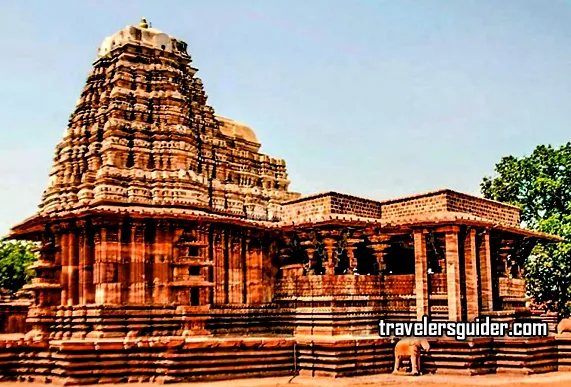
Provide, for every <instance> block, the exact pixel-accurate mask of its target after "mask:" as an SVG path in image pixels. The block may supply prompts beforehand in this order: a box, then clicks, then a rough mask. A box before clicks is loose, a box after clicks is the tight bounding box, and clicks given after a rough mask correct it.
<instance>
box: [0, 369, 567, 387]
mask: <svg viewBox="0 0 571 387" xmlns="http://www.w3.org/2000/svg"><path fill="white" fill-rule="evenodd" d="M37 386H45V385H42V384H34V383H17V382H2V383H0V387H37ZM130 386H133V384H131V383H130V384H107V385H101V384H99V385H97V387H130ZM137 386H139V387H157V386H159V385H157V384H147V383H142V384H137ZM227 386H228V387H302V386H303V387H321V386H323V387H365V386H418V387H423V386H426V387H435V386H445V387H469V386H470V387H486V386H506V387H507V386H513V387H543V386H545V387H569V386H571V372H553V373H547V374H541V375H531V376H519V375H517V376H516V375H483V376H454V375H423V376H418V377H412V376H394V375H390V374H382V375H374V376H358V377H353V378H341V379H328V378H307V377H299V376H298V377H280V378H260V379H238V380H232V381H218V382H209V383H201V382H199V383H180V384H173V385H172V387H227Z"/></svg>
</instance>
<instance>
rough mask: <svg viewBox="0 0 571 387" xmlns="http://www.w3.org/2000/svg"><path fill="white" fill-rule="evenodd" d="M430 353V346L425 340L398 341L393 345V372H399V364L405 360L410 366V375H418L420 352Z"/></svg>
mask: <svg viewBox="0 0 571 387" xmlns="http://www.w3.org/2000/svg"><path fill="white" fill-rule="evenodd" d="M421 350H424V351H426V352H428V351H430V344H429V343H428V341H427V340H426V339H420V338H416V337H411V338H406V339H402V340H400V341H399V342H398V343H397V344H396V345H395V369H394V372H398V371H399V367H400V365H401V362H402V361H403V360H405V359H410V364H411V366H412V370H411V374H412V375H419V374H420V351H421Z"/></svg>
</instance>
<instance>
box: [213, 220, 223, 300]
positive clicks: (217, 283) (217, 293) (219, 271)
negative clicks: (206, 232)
mask: <svg viewBox="0 0 571 387" xmlns="http://www.w3.org/2000/svg"><path fill="white" fill-rule="evenodd" d="M212 240H213V243H214V247H213V255H214V263H213V264H214V303H215V304H217V305H223V304H224V302H225V300H226V295H225V293H226V292H225V291H224V280H225V272H226V271H225V269H224V263H225V259H224V243H225V241H224V234H223V233H222V232H221V231H220V230H215V231H214V236H213V237H212Z"/></svg>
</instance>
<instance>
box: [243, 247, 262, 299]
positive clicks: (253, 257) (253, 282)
mask: <svg viewBox="0 0 571 387" xmlns="http://www.w3.org/2000/svg"><path fill="white" fill-rule="evenodd" d="M248 280H249V283H248V298H247V300H246V302H247V303H248V304H257V303H261V302H262V247H261V245H260V241H259V240H258V239H252V240H251V241H250V244H249V246H248Z"/></svg>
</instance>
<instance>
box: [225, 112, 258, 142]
mask: <svg viewBox="0 0 571 387" xmlns="http://www.w3.org/2000/svg"><path fill="white" fill-rule="evenodd" d="M215 117H216V120H217V121H218V122H219V123H220V131H221V132H222V134H224V135H225V136H228V137H232V138H235V139H242V140H246V141H249V142H253V143H256V144H259V141H258V138H257V137H256V134H255V133H254V131H253V130H252V129H251V128H250V127H249V126H247V125H246V124H243V123H241V122H238V121H234V120H231V119H230V118H226V117H221V116H218V115H216V116H215Z"/></svg>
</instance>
